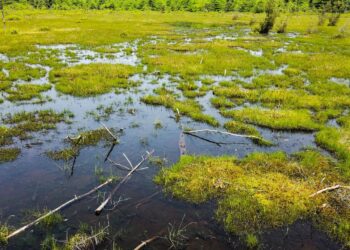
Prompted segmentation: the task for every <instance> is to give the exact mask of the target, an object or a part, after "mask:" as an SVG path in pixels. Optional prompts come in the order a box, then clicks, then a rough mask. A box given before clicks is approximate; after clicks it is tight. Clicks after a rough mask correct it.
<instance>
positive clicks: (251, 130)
mask: <svg viewBox="0 0 350 250" xmlns="http://www.w3.org/2000/svg"><path fill="white" fill-rule="evenodd" d="M224 127H225V128H226V129H227V130H228V131H230V132H231V133H235V134H243V135H250V136H255V137H256V138H251V140H252V141H253V142H254V143H256V144H258V145H263V146H272V143H271V142H269V141H267V140H265V139H264V138H263V137H262V136H261V134H260V133H259V131H258V130H257V129H256V128H255V127H254V126H252V125H248V124H244V123H242V122H238V121H229V122H226V123H225V124H224Z"/></svg>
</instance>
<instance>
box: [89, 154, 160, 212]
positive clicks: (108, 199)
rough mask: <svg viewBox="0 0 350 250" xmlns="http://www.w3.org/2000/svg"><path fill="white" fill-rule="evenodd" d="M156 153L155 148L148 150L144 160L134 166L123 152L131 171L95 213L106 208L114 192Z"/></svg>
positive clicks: (143, 157)
mask: <svg viewBox="0 0 350 250" xmlns="http://www.w3.org/2000/svg"><path fill="white" fill-rule="evenodd" d="M153 153H154V150H152V151H151V152H147V155H146V156H142V160H141V161H140V162H139V163H138V164H137V165H136V166H135V167H134V166H133V165H132V163H131V162H130V160H129V159H128V158H127V156H126V155H125V154H123V155H124V156H125V158H126V159H127V160H128V162H129V164H130V166H131V170H130V171H129V173H128V174H127V175H126V176H125V177H124V178H123V179H122V180H121V181H120V182H119V183H118V185H117V186H116V187H115V188H114V189H113V190H112V191H111V192H110V194H109V195H108V197H107V199H106V200H104V201H103V202H102V203H101V205H100V206H99V207H98V208H97V209H96V210H95V214H96V215H100V214H101V212H102V210H103V209H104V207H105V206H106V205H107V204H108V202H110V201H111V200H112V198H113V195H114V193H115V192H116V191H117V190H118V189H119V188H120V187H121V186H122V185H123V184H124V183H126V182H127V181H128V180H129V178H130V177H131V175H132V174H133V173H134V172H135V171H137V169H138V168H139V167H140V166H141V165H142V164H143V163H144V162H145V161H146V160H147V159H148V158H149V157H150V156H151V155H152V154H153Z"/></svg>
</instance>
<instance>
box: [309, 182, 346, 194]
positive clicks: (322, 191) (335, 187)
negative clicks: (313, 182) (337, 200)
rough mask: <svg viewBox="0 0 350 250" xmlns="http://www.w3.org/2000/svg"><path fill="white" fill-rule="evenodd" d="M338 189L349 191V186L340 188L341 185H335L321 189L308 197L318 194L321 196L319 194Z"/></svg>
mask: <svg viewBox="0 0 350 250" xmlns="http://www.w3.org/2000/svg"><path fill="white" fill-rule="evenodd" d="M338 188H346V189H349V190H350V186H342V185H339V184H338V185H335V186H332V187H326V188H324V189H321V190H319V191H317V192H316V193H313V194H312V195H310V196H309V197H314V196H316V195H318V194H321V193H324V192H327V191H333V190H336V189H338Z"/></svg>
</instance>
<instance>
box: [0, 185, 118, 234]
mask: <svg viewBox="0 0 350 250" xmlns="http://www.w3.org/2000/svg"><path fill="white" fill-rule="evenodd" d="M112 181H113V179H108V180H107V181H105V182H104V183H102V184H101V185H99V186H97V187H95V188H93V189H91V190H90V191H89V192H87V193H85V194H82V195H79V196H75V197H74V198H73V199H71V200H69V201H67V202H66V203H64V204H62V205H60V206H59V207H57V208H55V209H53V210H51V211H50V212H48V213H46V214H45V215H43V216H41V217H39V218H38V219H36V220H34V221H32V222H31V223H29V224H27V225H25V226H23V227H21V228H19V229H17V230H16V231H14V232H12V233H10V234H9V235H8V236H7V237H6V238H7V239H10V238H12V237H14V236H16V235H18V234H20V233H22V232H24V231H26V230H27V229H28V228H30V227H32V226H34V225H36V224H37V223H39V222H40V221H42V220H43V219H45V218H46V217H48V216H50V215H52V214H54V213H56V212H58V211H60V210H62V209H64V208H66V207H67V206H69V205H71V204H72V203H74V202H77V201H79V200H81V199H83V198H85V197H87V196H89V195H91V194H93V193H94V192H96V191H98V190H99V189H101V188H103V187H104V186H106V185H107V184H109V183H111V182H112Z"/></svg>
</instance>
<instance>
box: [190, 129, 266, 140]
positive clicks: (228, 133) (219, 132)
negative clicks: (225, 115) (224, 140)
mask: <svg viewBox="0 0 350 250" xmlns="http://www.w3.org/2000/svg"><path fill="white" fill-rule="evenodd" d="M200 132H212V133H218V134H224V135H231V136H236V137H243V138H254V139H261V138H259V137H258V136H254V135H241V134H233V133H230V132H225V131H219V130H214V129H199V130H189V131H184V133H185V134H195V133H200Z"/></svg>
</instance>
